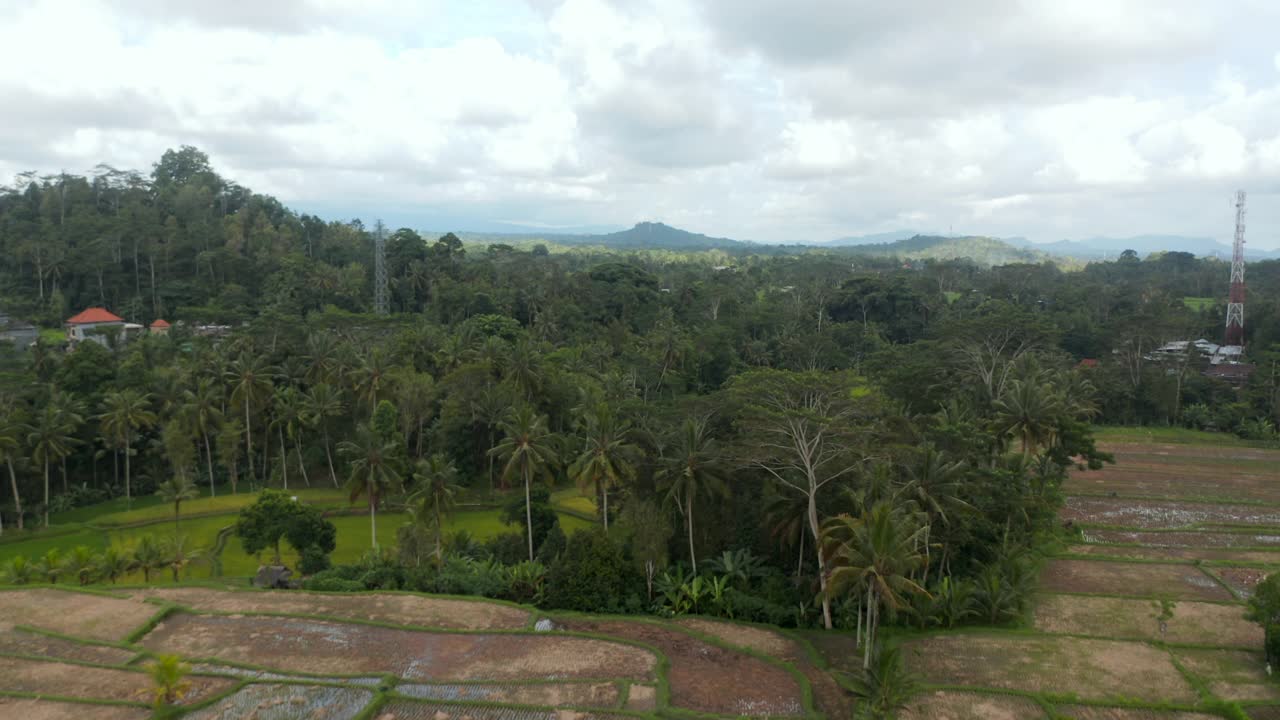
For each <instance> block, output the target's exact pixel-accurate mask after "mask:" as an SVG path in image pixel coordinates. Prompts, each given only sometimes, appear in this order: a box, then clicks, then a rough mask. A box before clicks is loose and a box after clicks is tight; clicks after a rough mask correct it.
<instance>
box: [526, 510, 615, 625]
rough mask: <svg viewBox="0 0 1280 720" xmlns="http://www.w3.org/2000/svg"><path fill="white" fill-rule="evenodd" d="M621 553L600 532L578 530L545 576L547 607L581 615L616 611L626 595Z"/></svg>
mask: <svg viewBox="0 0 1280 720" xmlns="http://www.w3.org/2000/svg"><path fill="white" fill-rule="evenodd" d="M627 568H628V566H627V564H626V562H625V559H624V558H623V556H622V549H621V548H620V547H618V544H617V543H615V542H613V541H612V540H611V539H609V536H608V535H605V533H604V531H603V530H602V529H600V528H592V529H590V530H579V531H577V532H575V533H574V534H573V536H572V537H570V538H569V543H568V545H567V546H566V547H565V550H564V553H562V554H561V555H560V558H559V559H558V560H556V562H555V564H554V565H552V566H551V571H550V572H549V573H548V574H547V583H546V592H545V603H546V606H547V607H552V608H562V609H565V610H580V611H583V612H600V611H601V610H604V609H607V608H611V607H612V608H615V609H620V608H618V603H619V600H620V599H621V598H622V597H623V596H624V595H625V594H626V586H627V579H628V577H627V574H628V571H627Z"/></svg>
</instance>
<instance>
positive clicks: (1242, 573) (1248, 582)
mask: <svg viewBox="0 0 1280 720" xmlns="http://www.w3.org/2000/svg"><path fill="white" fill-rule="evenodd" d="M1210 572H1212V573H1213V574H1215V575H1217V576H1218V577H1220V578H1222V581H1223V582H1225V583H1226V584H1227V585H1229V586H1231V589H1232V590H1235V591H1236V592H1237V593H1239V594H1240V596H1241V597H1245V598H1247V597H1249V596H1250V595H1252V594H1253V589H1254V588H1255V587H1257V586H1258V583H1260V582H1262V581H1263V580H1264V579H1265V578H1266V577H1267V575H1269V574H1270V573H1269V572H1268V571H1267V570H1257V569H1254V568H1229V567H1215V568H1210Z"/></svg>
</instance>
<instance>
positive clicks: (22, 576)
mask: <svg viewBox="0 0 1280 720" xmlns="http://www.w3.org/2000/svg"><path fill="white" fill-rule="evenodd" d="M36 572H37V570H36V566H35V565H34V564H33V563H32V562H31V561H30V560H28V559H27V558H26V557H25V556H22V555H15V556H14V557H12V558H10V559H9V562H8V563H5V566H4V581H5V582H7V583H9V584H10V585H26V584H28V583H30V582H31V581H33V580H35V579H36Z"/></svg>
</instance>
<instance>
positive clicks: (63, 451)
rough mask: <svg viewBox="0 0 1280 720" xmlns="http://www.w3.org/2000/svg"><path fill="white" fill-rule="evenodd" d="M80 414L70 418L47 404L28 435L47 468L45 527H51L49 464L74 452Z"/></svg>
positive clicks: (35, 456) (34, 452) (34, 455)
mask: <svg viewBox="0 0 1280 720" xmlns="http://www.w3.org/2000/svg"><path fill="white" fill-rule="evenodd" d="M78 421H79V417H78V416H77V417H74V418H72V417H68V416H67V415H66V414H64V413H63V411H62V410H61V409H59V408H58V407H56V406H54V405H53V404H48V405H45V406H44V408H43V409H42V410H41V412H40V414H39V415H38V416H37V417H36V422H35V425H33V426H32V428H31V432H30V433H28V434H27V444H28V445H29V446H30V447H31V456H32V459H34V460H35V461H36V463H37V464H39V465H42V466H43V467H44V508H43V511H44V526H45V527H49V466H50V465H51V464H52V463H53V462H55V461H60V460H62V459H63V458H65V457H66V456H68V455H70V454H71V448H72V447H73V446H75V445H77V444H78V443H79V442H80V441H79V440H77V439H76V438H75V437H73V436H72V433H73V432H75V426H76V425H78V424H79V422H78Z"/></svg>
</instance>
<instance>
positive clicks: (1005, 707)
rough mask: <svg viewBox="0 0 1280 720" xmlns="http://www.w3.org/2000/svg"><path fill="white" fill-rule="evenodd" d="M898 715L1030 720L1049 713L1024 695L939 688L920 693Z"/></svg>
mask: <svg viewBox="0 0 1280 720" xmlns="http://www.w3.org/2000/svg"><path fill="white" fill-rule="evenodd" d="M898 717H899V718H900V719H901V720H1030V719H1031V718H1045V717H1047V715H1045V712H1044V709H1043V708H1041V707H1040V705H1039V704H1037V703H1035V702H1034V701H1031V700H1028V699H1027V698H1024V697H1017V696H1015V695H999V694H979V693H970V692H955V691H951V690H935V691H933V692H928V693H924V694H922V695H920V696H919V697H917V698H916V699H915V700H913V701H912V702H911V704H910V705H908V706H907V709H906V710H904V711H902V712H900V713H898Z"/></svg>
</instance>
